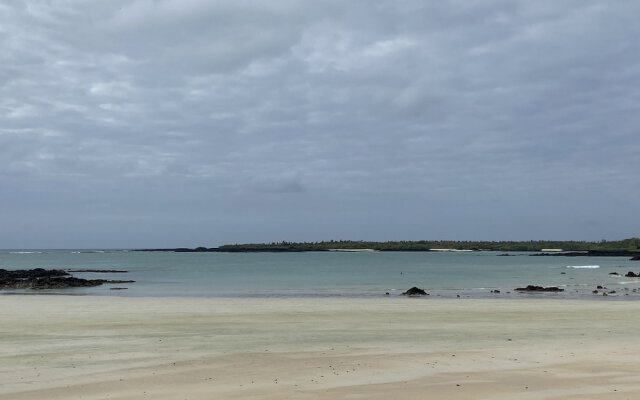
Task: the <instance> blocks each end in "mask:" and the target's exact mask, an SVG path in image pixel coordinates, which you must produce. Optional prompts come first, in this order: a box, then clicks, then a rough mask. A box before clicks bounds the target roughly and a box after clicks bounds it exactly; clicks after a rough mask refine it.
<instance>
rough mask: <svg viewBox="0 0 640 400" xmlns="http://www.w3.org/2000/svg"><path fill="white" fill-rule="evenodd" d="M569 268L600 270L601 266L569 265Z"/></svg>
mask: <svg viewBox="0 0 640 400" xmlns="http://www.w3.org/2000/svg"><path fill="white" fill-rule="evenodd" d="M567 268H575V269H595V268H600V266H599V265H567Z"/></svg>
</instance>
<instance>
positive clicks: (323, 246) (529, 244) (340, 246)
mask: <svg viewBox="0 0 640 400" xmlns="http://www.w3.org/2000/svg"><path fill="white" fill-rule="evenodd" d="M364 249H371V250H378V251H429V250H433V249H455V250H475V251H481V250H482V251H505V252H509V251H541V250H542V249H562V250H563V251H631V252H635V251H640V238H629V239H624V240H611V241H609V240H601V241H598V242H588V241H575V240H569V241H554V240H530V241H467V240H463V241H459V240H416V241H411V240H400V241H387V242H373V241H355V240H329V241H320V242H286V241H282V242H271V243H245V244H227V245H223V246H220V247H218V248H217V251H222V252H252V251H255V252H259V251H273V252H279V251H282V252H296V251H331V250H364Z"/></svg>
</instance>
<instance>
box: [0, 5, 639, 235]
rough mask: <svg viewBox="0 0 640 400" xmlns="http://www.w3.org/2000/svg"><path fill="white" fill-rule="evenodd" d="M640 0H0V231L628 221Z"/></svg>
mask: <svg viewBox="0 0 640 400" xmlns="http://www.w3.org/2000/svg"><path fill="white" fill-rule="evenodd" d="M639 11H640V6H639V5H637V4H636V3H635V2H633V1H618V2H615V3H611V2H604V1H595V0H593V1H577V0H576V1H568V2H562V3H558V2H551V1H538V2H524V1H515V2H514V1H502V0H492V1H484V2H476V3H469V2H462V1H453V0H452V1H442V2H427V3H425V2H419V1H411V0H405V1H381V2H375V3H371V2H365V1H353V2H338V1H323V2H306V1H295V0H287V1H278V2H259V1H233V2H232V1H217V2H210V1H204V0H189V1H184V0H183V1H178V0H162V1H150V0H136V1H106V0H104V1H92V2H90V3H87V2H83V1H75V0H67V1H61V2H57V3H55V4H54V3H47V2H41V1H35V0H28V1H22V2H7V3H4V4H2V5H0V36H1V39H2V40H1V41H0V43H2V51H1V52H0V148H1V150H0V165H1V166H2V168H1V169H0V184H2V185H3V188H4V189H3V195H2V196H1V197H0V201H1V203H0V205H1V206H2V207H1V208H2V211H0V217H2V218H3V225H4V226H7V227H9V228H8V229H7V232H13V233H16V232H21V233H20V234H19V235H18V234H15V235H13V234H10V233H5V234H4V235H0V243H5V244H4V245H3V246H2V247H23V246H31V247H48V246H53V245H56V246H67V247H68V246H126V247H130V246H134V247H135V246H147V245H148V246H155V245H191V244H193V243H192V242H190V241H192V240H194V238H201V239H200V240H202V243H205V244H215V243H221V242H229V241H240V242H241V241H249V240H252V241H255V240H265V241H271V240H283V239H286V240H315V239H331V238H358V239H359V238H363V239H405V238H406V239H418V238H438V237H446V238H460V239H464V238H486V239H495V238H498V239H500V238H502V239H506V238H516V239H518V238H522V239H528V238H547V237H549V238H568V237H569V238H578V239H601V238H602V237H607V236H610V237H616V238H617V237H624V236H631V235H634V234H637V229H636V228H635V226H637V224H638V222H640V221H638V219H637V217H633V215H635V214H636V213H635V210H634V205H633V204H632V201H630V200H629V199H632V198H637V197H638V195H639V194H640V187H639V186H638V177H637V171H638V170H640V162H639V161H638V160H640V159H639V158H638V157H637V154H638V152H639V151H640V140H639V137H638V134H637V130H638V126H639V122H640V121H639V118H640V117H638V96H637V94H636V91H635V88H636V87H638V85H639V84H640V73H639V72H638V71H640V68H639V67H640V65H639V64H640V63H639V62H638V56H637V54H640V51H638V50H640V49H638V44H637V40H635V38H637V37H638V34H640V32H639V30H640V28H638V24H636V23H635V20H634V17H635V16H636V15H638V12H639ZM607 205H611V206H610V207H611V208H613V209H614V210H609V209H607ZM87 210H90V211H91V212H89V211H87ZM26 216H29V218H32V219H33V221H34V222H32V224H31V225H24V224H21V222H20V221H21V219H22V218H26ZM36 216H37V217H36ZM65 218H68V219H75V220H78V221H79V222H77V223H76V224H69V225H65V224H64V222H63V221H64V220H65ZM36 221H37V222H36ZM82 221H85V222H86V223H84V224H83V223H82ZM198 221H200V222H198ZM540 221H548V222H545V223H541V222H540ZM190 223H192V224H194V225H193V226H197V228H193V229H190V228H189V224H190ZM33 224H39V225H41V226H42V229H31V228H29V231H30V232H32V233H33V234H32V236H29V234H28V232H27V230H28V228H27V226H31V227H33ZM133 225H135V229H133V228H131V230H130V231H129V232H132V233H131V234H130V235H128V236H127V237H126V238H122V239H120V238H119V237H118V235H117V234H116V232H118V231H119V229H120V228H123V227H125V228H130V227H132V226H133ZM163 225H164V226H166V229H164V228H163V229H160V228H159V227H161V226H163ZM171 226H175V229H171V228H170V227H171ZM78 230H79V231H82V232H84V234H80V233H78V232H77V231H78ZM150 230H154V231H155V232H165V233H166V237H165V238H164V239H161V238H160V236H154V237H150V236H145V235H144V232H146V231H150ZM52 232H58V233H59V234H56V235H55V240H54V235H53V233H52ZM133 232H135V234H134V233H133ZM65 237H68V238H69V239H68V240H65V239H64V238H65ZM14 238H20V239H19V240H18V239H14ZM160 242H162V243H160Z"/></svg>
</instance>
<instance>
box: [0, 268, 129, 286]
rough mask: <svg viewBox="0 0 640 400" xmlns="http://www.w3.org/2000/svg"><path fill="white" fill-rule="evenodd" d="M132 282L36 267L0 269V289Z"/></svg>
mask: <svg viewBox="0 0 640 400" xmlns="http://www.w3.org/2000/svg"><path fill="white" fill-rule="evenodd" d="M132 282H134V281H123V280H107V279H82V278H76V277H73V276H70V275H69V273H68V272H66V271H63V270H57V269H51V270H46V269H43V268H36V269H29V270H18V271H7V270H5V269H0V289H63V288H71V287H92V286H100V285H102V284H105V283H132Z"/></svg>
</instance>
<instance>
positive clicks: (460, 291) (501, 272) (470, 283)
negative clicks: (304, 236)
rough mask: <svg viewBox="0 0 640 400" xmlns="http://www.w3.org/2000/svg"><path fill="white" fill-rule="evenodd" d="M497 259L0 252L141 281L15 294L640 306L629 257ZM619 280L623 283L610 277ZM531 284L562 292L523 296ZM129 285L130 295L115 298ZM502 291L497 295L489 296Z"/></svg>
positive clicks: (0, 264)
mask: <svg viewBox="0 0 640 400" xmlns="http://www.w3.org/2000/svg"><path fill="white" fill-rule="evenodd" d="M498 254H500V253H496V252H456V253H447V252H442V253H441V252H354V253H343V252H309V253H170V252H166V253H165V252H134V251H90V250H1V251H0V268H4V269H9V270H11V269H27V268H38V267H41V268H47V269H51V268H56V269H117V270H126V271H128V272H127V273H122V274H113V273H111V274H104V273H74V274H73V275H74V276H77V277H81V278H88V279H93V278H104V279H126V280H135V281H136V282H135V283H127V284H110V285H103V286H99V287H94V288H72V289H64V290H2V291H0V295H9V294H71V295H102V296H151V297H172V296H179V297H182V296H187V297H380V296H386V293H389V296H398V295H400V294H401V293H402V292H403V291H405V290H406V289H408V288H410V287H412V286H418V287H421V288H424V289H425V290H426V291H427V292H428V293H430V296H429V297H427V298H433V297H449V298H456V297H458V296H460V297H471V298H485V297H497V298H504V297H506V298H513V297H532V296H534V297H541V298H542V297H543V298H588V299H595V298H597V299H603V298H605V297H604V296H602V291H603V290H599V293H598V294H597V295H596V294H593V293H592V291H593V290H594V289H595V288H596V286H597V285H602V286H605V287H606V288H607V289H605V290H604V291H605V292H612V291H615V293H609V295H608V296H607V297H606V299H607V300H613V299H625V300H632V299H640V293H639V292H640V279H638V278H626V277H624V274H625V273H626V272H627V271H635V272H640V262H637V261H630V260H629V259H628V258H627V257H531V256H529V254H528V253H511V254H512V256H510V257H502V256H498ZM611 272H617V273H619V274H620V275H619V276H614V275H611V274H610V273H611ZM529 284H534V285H540V286H560V287H563V288H564V289H565V291H564V292H563V293H544V294H543V293H536V294H533V293H516V292H514V291H513V289H514V288H516V287H521V286H526V285H529ZM112 287H126V288H127V289H126V290H111V288H112ZM492 290H499V291H500V293H499V294H496V293H491V291H492Z"/></svg>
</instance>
